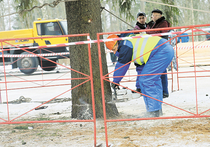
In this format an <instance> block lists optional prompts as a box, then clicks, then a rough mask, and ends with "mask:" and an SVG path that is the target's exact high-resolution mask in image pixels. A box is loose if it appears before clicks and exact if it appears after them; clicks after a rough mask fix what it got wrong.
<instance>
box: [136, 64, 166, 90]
mask: <svg viewBox="0 0 210 147" xmlns="http://www.w3.org/2000/svg"><path fill="white" fill-rule="evenodd" d="M169 65H170V64H169ZM142 69H143V66H138V67H136V72H137V73H138V75H140V74H141V71H142ZM163 73H167V70H165V71H164V72H163ZM139 78H140V77H139V76H137V77H136V88H137V89H141V88H140V84H139V82H138V81H139ZM160 78H161V82H162V87H163V92H164V93H166V94H169V92H168V76H167V74H163V75H161V77H160Z"/></svg>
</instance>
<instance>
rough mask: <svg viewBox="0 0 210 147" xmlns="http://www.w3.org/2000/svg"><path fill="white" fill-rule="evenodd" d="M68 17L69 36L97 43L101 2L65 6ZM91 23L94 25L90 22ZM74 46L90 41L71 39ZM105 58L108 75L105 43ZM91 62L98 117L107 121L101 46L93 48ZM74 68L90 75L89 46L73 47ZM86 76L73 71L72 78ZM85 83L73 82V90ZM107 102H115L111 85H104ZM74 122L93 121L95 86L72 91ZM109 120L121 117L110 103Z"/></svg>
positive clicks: (86, 0)
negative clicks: (86, 35)
mask: <svg viewBox="0 0 210 147" xmlns="http://www.w3.org/2000/svg"><path fill="white" fill-rule="evenodd" d="M65 7H66V15H67V22H68V34H82V33H90V38H91V39H92V40H95V39H97V36H96V34H97V33H98V32H102V23H101V12H100V0H78V1H73V2H65ZM89 20H91V22H88V21H89ZM69 40H70V42H77V41H84V40H87V37H70V38H69ZM101 52H102V53H101V54H102V55H101V57H102V66H103V74H106V73H107V72H108V69H107V62H106V56H105V50H104V44H103V43H101ZM91 58H92V70H93V78H94V80H93V82H94V98H95V106H96V108H95V109H96V117H97V118H101V117H103V109H102V98H101V97H102V95H101V82H100V71H99V59H98V48H97V44H92V45H91ZM70 63H71V68H72V69H75V70H77V71H80V72H82V73H84V74H87V75H90V72H89V57H88V46H87V45H75V46H70ZM81 77H84V76H83V75H81V74H79V73H76V72H74V71H71V78H81ZM84 81H85V80H72V81H71V85H72V87H75V86H77V85H78V84H80V83H82V82H84ZM104 91H105V100H106V102H109V101H111V97H112V93H111V88H110V83H109V82H104ZM71 93H72V118H79V119H90V118H91V117H92V113H91V112H92V107H91V106H92V96H91V85H90V82H87V83H85V84H83V85H81V86H79V87H77V88H75V89H73V90H72V92H71ZM106 110H107V117H109V116H110V117H112V116H116V115H118V110H117V108H116V106H115V104H113V103H112V104H110V103H106Z"/></svg>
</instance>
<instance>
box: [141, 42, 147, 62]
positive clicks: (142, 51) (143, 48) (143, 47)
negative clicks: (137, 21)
mask: <svg viewBox="0 0 210 147" xmlns="http://www.w3.org/2000/svg"><path fill="white" fill-rule="evenodd" d="M147 40H148V38H144V41H143V43H142V46H141V51H140V56H142V57H140V61H141V63H142V64H144V58H143V54H144V50H145V46H146V44H147Z"/></svg>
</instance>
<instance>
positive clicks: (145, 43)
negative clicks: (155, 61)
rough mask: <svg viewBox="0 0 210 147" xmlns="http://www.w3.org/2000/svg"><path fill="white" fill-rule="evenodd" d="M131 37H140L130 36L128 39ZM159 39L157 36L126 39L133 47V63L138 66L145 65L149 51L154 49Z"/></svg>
mask: <svg viewBox="0 0 210 147" xmlns="http://www.w3.org/2000/svg"><path fill="white" fill-rule="evenodd" d="M132 36H140V34H137V35H130V37H132ZM160 39H161V37H158V36H154V37H146V38H135V39H128V40H129V41H130V42H131V43H132V45H133V56H132V60H134V59H136V60H135V61H134V62H135V63H137V64H139V65H143V64H146V63H147V61H148V59H149V56H150V54H151V51H152V50H153V49H154V48H155V46H156V45H157V43H158V42H159V41H160Z"/></svg>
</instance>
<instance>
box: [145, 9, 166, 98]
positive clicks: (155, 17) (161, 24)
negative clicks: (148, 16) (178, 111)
mask: <svg viewBox="0 0 210 147" xmlns="http://www.w3.org/2000/svg"><path fill="white" fill-rule="evenodd" d="M162 14H163V12H162V11H161V10H159V9H154V10H153V11H152V21H150V22H149V23H148V24H150V25H148V26H147V29H155V28H167V27H170V23H169V22H168V21H167V20H165V17H164V16H162ZM166 32H169V30H161V31H147V34H158V33H166ZM160 37H162V38H164V39H166V40H168V36H160ZM163 73H167V70H165V71H164V72H163ZM161 81H162V87H163V98H167V97H168V96H169V92H168V77H167V74H163V75H161Z"/></svg>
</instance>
